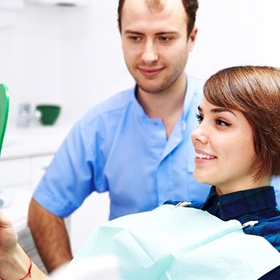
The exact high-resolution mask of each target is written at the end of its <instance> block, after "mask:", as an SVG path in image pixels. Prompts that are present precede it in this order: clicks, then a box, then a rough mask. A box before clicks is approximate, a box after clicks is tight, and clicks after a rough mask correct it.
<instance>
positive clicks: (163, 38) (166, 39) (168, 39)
mask: <svg viewBox="0 0 280 280" xmlns="http://www.w3.org/2000/svg"><path fill="white" fill-rule="evenodd" d="M159 39H160V41H163V42H169V41H170V40H171V38H170V37H160V38H159Z"/></svg>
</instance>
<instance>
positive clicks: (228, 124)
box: [216, 119, 231, 126]
mask: <svg viewBox="0 0 280 280" xmlns="http://www.w3.org/2000/svg"><path fill="white" fill-rule="evenodd" d="M216 124H217V125H220V126H231V124H230V123H228V122H225V121H223V120H219V119H217V120H216Z"/></svg>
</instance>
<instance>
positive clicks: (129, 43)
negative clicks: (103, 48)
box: [121, 0, 197, 93]
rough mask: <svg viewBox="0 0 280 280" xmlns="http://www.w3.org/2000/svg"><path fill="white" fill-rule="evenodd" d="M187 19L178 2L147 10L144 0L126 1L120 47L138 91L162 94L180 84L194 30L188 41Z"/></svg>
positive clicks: (171, 0) (191, 46)
mask: <svg viewBox="0 0 280 280" xmlns="http://www.w3.org/2000/svg"><path fill="white" fill-rule="evenodd" d="M187 20H188V19H187V15H186V13H185V10H184V7H183V4H182V2H181V0H168V1H166V4H165V6H164V7H162V8H161V9H159V10H155V9H154V10H151V9H148V7H147V4H146V1H143V0H126V1H125V4H124V7H123V11H122V22H121V25H122V30H121V38H122V46H123V52H124V58H125V62H126V65H127V67H128V70H129V71H130V73H131V75H132V76H133V77H134V79H135V81H136V83H137V84H138V87H139V90H140V91H144V92H149V93H161V92H165V91H168V90H169V89H171V88H172V89H176V87H177V86H178V84H182V80H184V79H185V74H184V69H185V65H186V62H187V59H188V54H189V52H190V51H191V50H192V48H193V44H194V41H195V37H196V31H197V30H196V29H194V30H193V32H192V34H190V36H189V38H188V36H187V35H188V34H187ZM184 86H185V84H184Z"/></svg>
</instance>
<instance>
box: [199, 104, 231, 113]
mask: <svg viewBox="0 0 280 280" xmlns="http://www.w3.org/2000/svg"><path fill="white" fill-rule="evenodd" d="M197 109H198V111H199V112H203V110H202V108H201V107H200V106H198V107H197ZM210 112H211V113H222V112H229V113H232V114H233V115H235V114H234V113H233V112H232V111H231V110H229V109H227V108H224V107H217V108H213V109H211V110H210Z"/></svg>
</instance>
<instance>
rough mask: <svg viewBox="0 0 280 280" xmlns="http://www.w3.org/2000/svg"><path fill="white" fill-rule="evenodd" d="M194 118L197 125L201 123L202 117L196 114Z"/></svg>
mask: <svg viewBox="0 0 280 280" xmlns="http://www.w3.org/2000/svg"><path fill="white" fill-rule="evenodd" d="M195 116H196V119H197V120H198V123H201V122H202V120H203V117H202V116H201V115H199V114H196V115H195Z"/></svg>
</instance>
